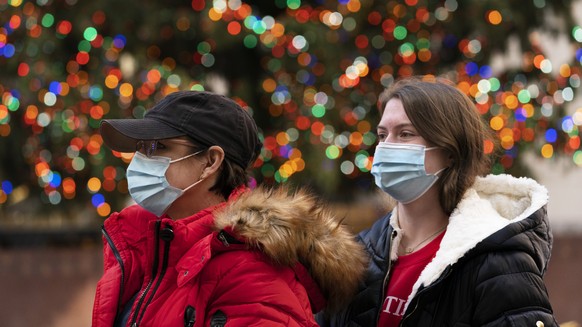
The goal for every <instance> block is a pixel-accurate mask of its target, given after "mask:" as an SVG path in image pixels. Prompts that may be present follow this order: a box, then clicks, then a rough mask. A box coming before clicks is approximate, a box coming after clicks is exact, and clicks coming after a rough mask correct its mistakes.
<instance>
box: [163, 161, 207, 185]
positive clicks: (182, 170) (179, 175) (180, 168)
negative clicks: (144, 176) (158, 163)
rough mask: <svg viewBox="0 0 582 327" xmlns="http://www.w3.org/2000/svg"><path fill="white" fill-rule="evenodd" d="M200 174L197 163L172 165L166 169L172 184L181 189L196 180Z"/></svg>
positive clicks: (167, 177) (167, 176)
mask: <svg viewBox="0 0 582 327" xmlns="http://www.w3.org/2000/svg"><path fill="white" fill-rule="evenodd" d="M199 176H200V171H198V170H197V169H196V165H193V164H189V165H188V164H184V165H176V164H172V165H170V168H168V170H167V171H166V179H167V180H168V182H169V183H170V185H172V186H174V187H177V188H179V189H184V188H186V187H188V186H190V185H191V184H192V183H194V182H196V181H197V180H198V178H199Z"/></svg>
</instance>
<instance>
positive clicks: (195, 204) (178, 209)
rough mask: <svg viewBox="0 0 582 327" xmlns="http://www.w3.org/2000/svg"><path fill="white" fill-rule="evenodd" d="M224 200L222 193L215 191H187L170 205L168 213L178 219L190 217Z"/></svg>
mask: <svg viewBox="0 0 582 327" xmlns="http://www.w3.org/2000/svg"><path fill="white" fill-rule="evenodd" d="M192 190H194V189H192ZM189 191H190V190H189ZM224 201H225V199H224V198H223V197H222V196H221V195H219V194H216V193H214V191H208V192H205V193H204V194H199V193H194V192H192V193H189V192H186V193H185V194H184V195H183V196H182V197H180V198H178V199H177V200H176V201H175V202H174V203H173V204H172V206H170V208H169V209H168V211H167V214H168V216H170V218H172V219H174V220H178V219H182V218H186V217H190V216H192V215H193V214H195V213H197V212H199V211H201V210H204V209H206V208H210V207H213V206H215V205H217V204H219V203H221V202H224Z"/></svg>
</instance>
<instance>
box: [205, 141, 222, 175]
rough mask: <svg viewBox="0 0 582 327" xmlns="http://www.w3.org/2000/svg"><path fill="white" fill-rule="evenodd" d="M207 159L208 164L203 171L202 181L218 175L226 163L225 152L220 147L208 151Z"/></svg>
mask: <svg viewBox="0 0 582 327" xmlns="http://www.w3.org/2000/svg"><path fill="white" fill-rule="evenodd" d="M206 158H207V160H208V162H207V163H206V166H205V167H204V169H203V170H202V174H201V175H200V179H202V178H206V177H208V176H211V175H214V174H216V173H217V172H218V171H220V167H221V166H222V162H223V161H224V150H223V149H222V148H221V147H219V146H218V145H213V146H211V147H210V148H208V150H206Z"/></svg>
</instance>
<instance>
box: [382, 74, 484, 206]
mask: <svg viewBox="0 0 582 327" xmlns="http://www.w3.org/2000/svg"><path fill="white" fill-rule="evenodd" d="M392 98H397V99H399V100H400V101H401V102H402V105H403V107H404V111H405V112H406V115H407V116H408V118H409V119H410V121H411V122H412V125H414V127H416V129H417V131H418V133H419V134H420V135H421V136H422V137H423V138H424V139H425V140H426V141H427V142H428V143H429V144H430V146H435V147H439V148H441V149H443V150H445V151H446V153H447V154H448V155H449V158H450V159H451V163H450V166H449V167H448V168H447V169H445V170H444V171H443V172H442V174H441V175H440V177H439V179H438V182H437V183H438V184H437V185H438V187H439V194H440V195H439V196H440V203H441V206H442V207H443V209H444V211H445V212H446V213H447V214H450V213H451V212H452V211H453V210H454V209H455V207H456V206H457V204H458V203H459V201H460V200H461V198H462V196H463V194H464V193H465V191H467V189H468V188H469V187H470V186H471V185H472V184H473V183H474V182H475V178H476V177H477V176H481V175H484V174H486V173H488V172H489V171H490V169H491V161H492V160H491V157H490V156H488V155H486V154H485V150H484V147H485V141H486V140H491V141H493V134H492V131H491V130H490V129H489V128H488V127H487V126H485V124H484V123H483V121H482V120H481V116H480V115H479V112H478V111H477V108H476V107H475V104H474V103H473V102H472V101H471V99H469V97H468V96H466V95H465V94H463V93H462V92H461V91H460V90H459V89H457V88H456V87H455V86H453V84H452V82H450V81H446V80H442V79H436V78H434V77H432V78H431V77H425V78H421V77H412V78H406V79H403V80H400V81H398V82H396V83H395V84H394V85H393V86H392V87H390V88H388V89H387V90H385V91H384V92H383V93H382V94H381V95H380V98H379V106H380V111H381V112H382V111H383V110H384V108H385V106H386V103H387V102H388V101H389V100H390V99H392Z"/></svg>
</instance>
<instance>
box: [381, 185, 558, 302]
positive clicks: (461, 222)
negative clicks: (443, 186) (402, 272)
mask: <svg viewBox="0 0 582 327" xmlns="http://www.w3.org/2000/svg"><path fill="white" fill-rule="evenodd" d="M547 202H548V191H547V189H546V188H545V187H543V186H542V185H540V184H538V183H537V182H536V181H534V180H532V179H529V178H524V177H521V178H516V177H513V176H510V175H505V174H502V175H488V176H486V177H478V178H477V180H476V181H475V184H474V185H473V187H472V188H470V189H469V190H467V192H465V195H464V196H463V199H462V200H461V202H460V203H459V205H458V206H457V208H456V209H455V210H454V211H453V213H452V214H451V216H450V218H449V224H448V227H447V231H446V233H445V235H444V237H443V239H442V241H441V244H440V248H439V250H438V251H437V253H436V255H435V257H434V259H433V260H432V261H431V262H430V263H429V264H428V265H427V266H426V267H425V268H424V270H423V271H422V272H421V274H420V276H419V278H418V280H417V281H416V283H415V284H414V286H413V287H412V292H411V293H410V296H409V297H408V300H407V301H406V308H408V305H409V304H410V301H411V300H412V298H414V296H415V295H416V293H417V292H418V289H419V288H420V287H421V286H422V285H425V286H427V285H430V284H431V283H432V282H434V281H435V280H437V278H438V277H439V276H440V275H441V274H442V273H443V271H444V270H445V268H446V267H447V266H449V265H452V264H454V263H456V262H457V261H458V260H459V259H460V258H461V257H462V256H463V255H464V254H465V253H467V251H469V250H471V249H472V248H474V247H475V246H476V245H477V243H479V242H481V241H482V240H484V239H485V238H486V237H488V236H489V235H491V234H493V233H495V232H497V231H499V230H500V229H502V228H503V227H505V226H507V225H509V224H510V223H514V222H518V221H520V220H522V219H525V218H527V217H529V216H530V215H531V214H533V213H534V212H536V211H537V210H539V209H540V208H542V207H543V206H544V205H546V204H547ZM396 215H397V212H396V210H394V212H393V218H396ZM390 223H391V225H392V227H393V228H394V230H396V231H397V232H398V233H397V237H396V238H395V239H394V240H393V244H392V251H391V253H390V258H391V259H392V260H395V259H396V258H397V254H396V250H395V249H397V248H398V243H399V242H400V239H401V235H402V233H401V232H400V228H399V226H398V223H397V219H391V222H390ZM406 308H405V310H406Z"/></svg>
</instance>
